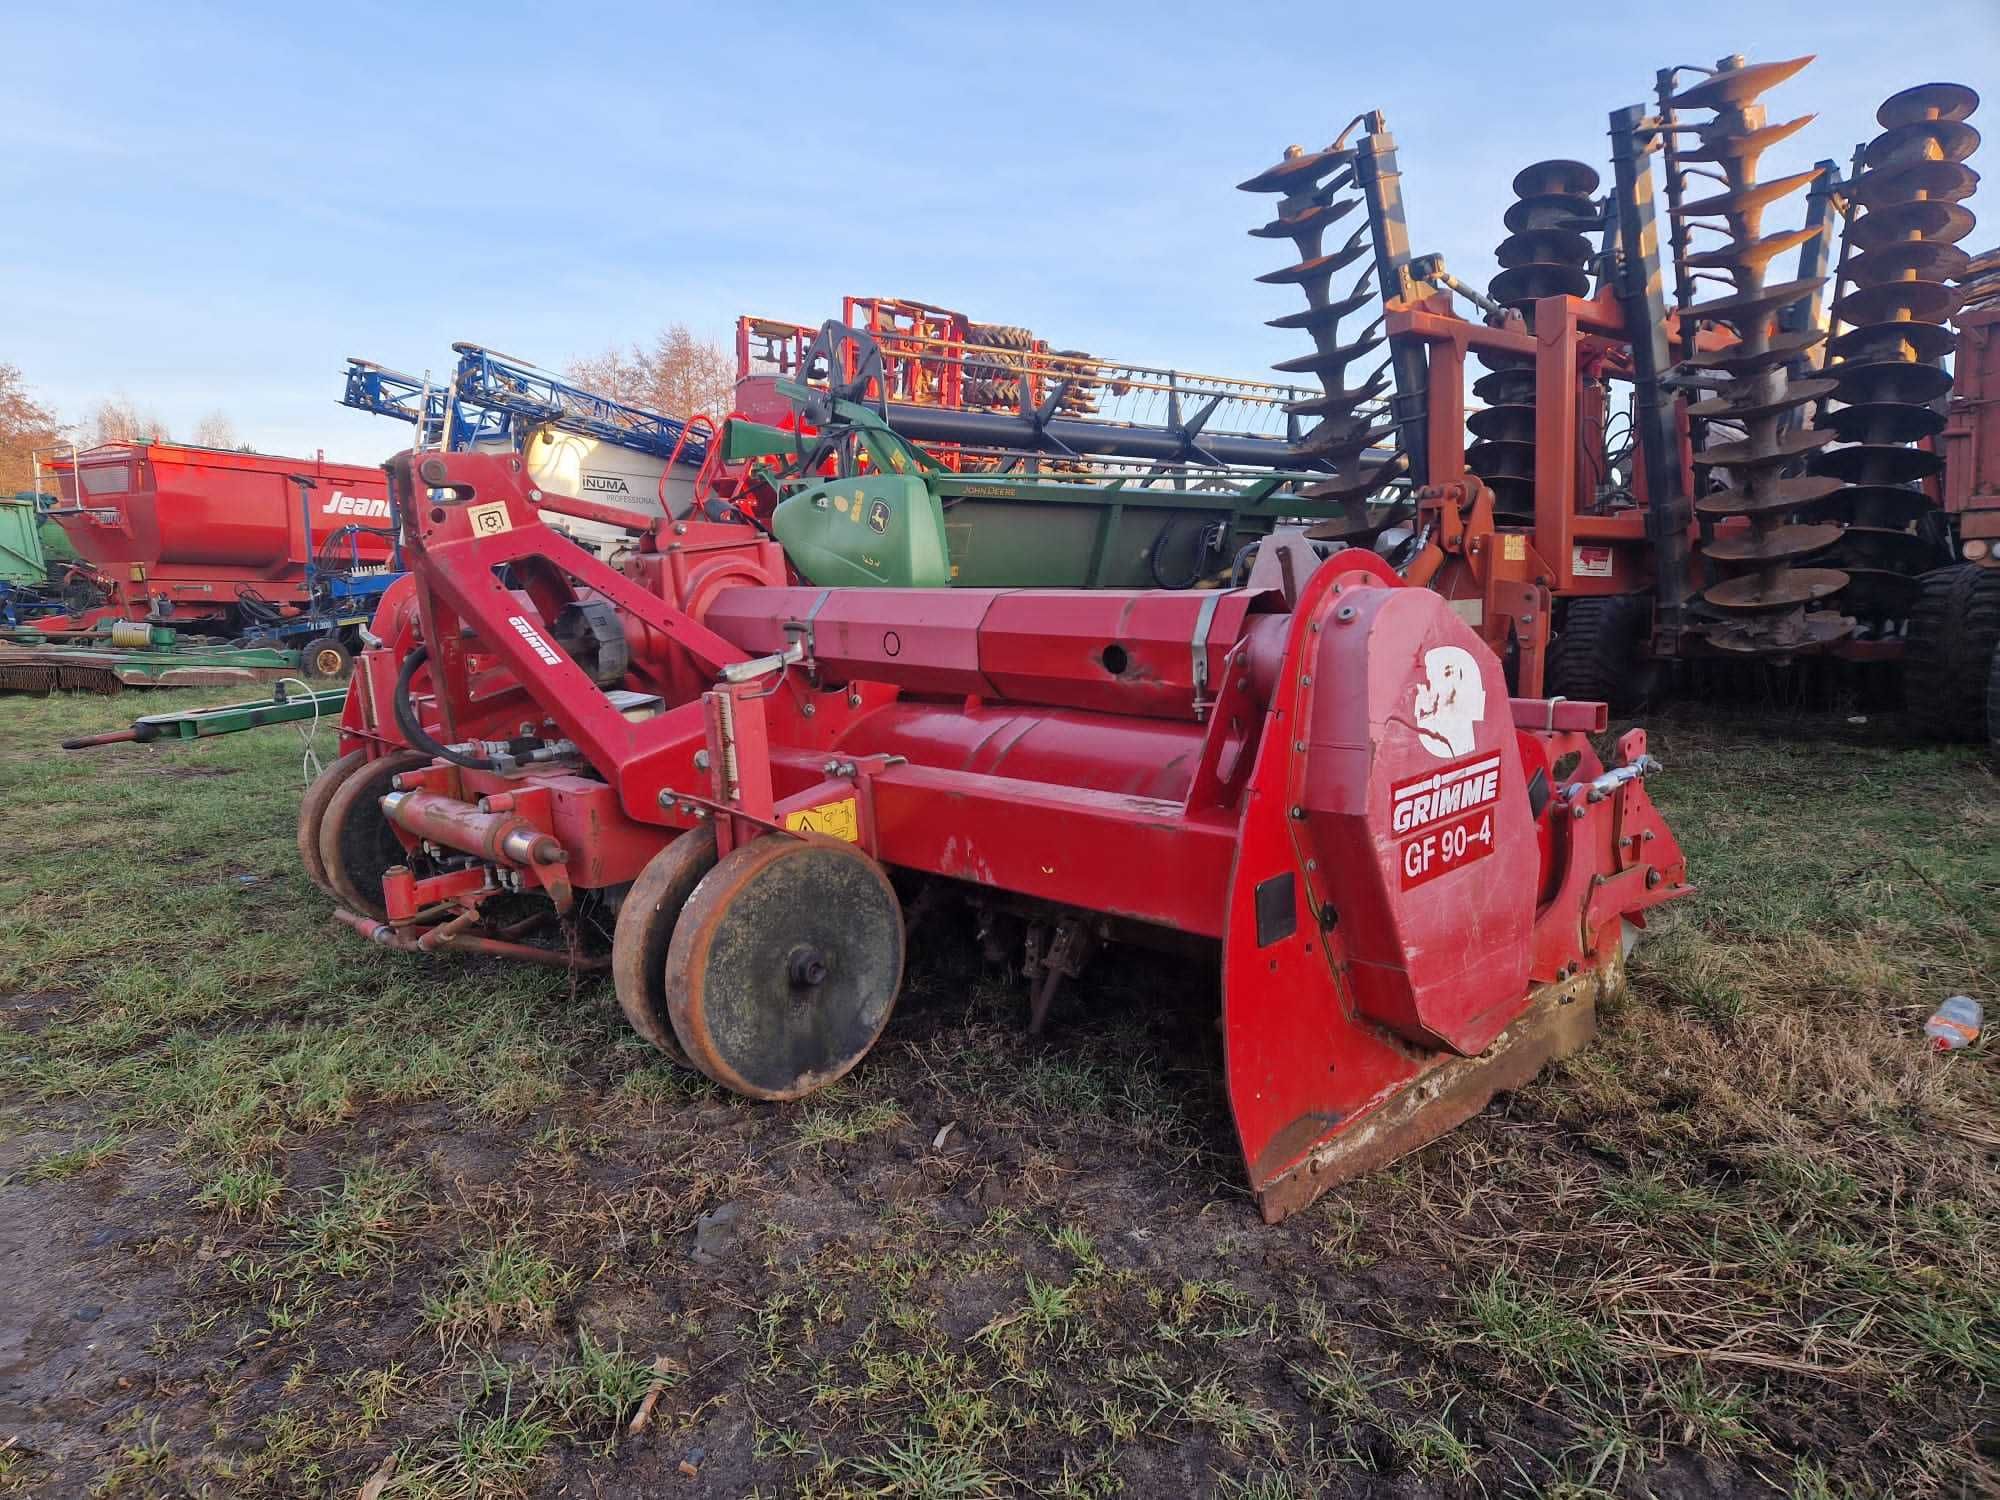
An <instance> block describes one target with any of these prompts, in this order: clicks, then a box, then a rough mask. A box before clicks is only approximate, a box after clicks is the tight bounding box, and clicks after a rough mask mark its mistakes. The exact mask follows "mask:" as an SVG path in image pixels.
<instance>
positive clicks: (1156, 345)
mask: <svg viewBox="0 0 2000 1500" xmlns="http://www.w3.org/2000/svg"><path fill="white" fill-rule="evenodd" d="M1385 14H1386V15H1388V16H1390V17H1392V18H1393V19H1392V20H1382V19H1379V18H1381V17H1383V16H1384V15H1385ZM1392 26H1395V27H1399V28H1402V29H1401V31H1400V35H1398V36H1391V35H1390V34H1389V32H1390V30H1391V27H1392ZM1731 51H1738V52H1743V53H1745V54H1747V55H1748V56H1749V57H1751V58H1752V59H1753V60H1765V59H1775V58H1780V57H1789V56H1794V55H1797V54H1798V53H1801V52H1807V51H1811V52H1816V53H1817V54H1818V57H1819V60H1818V61H1817V62H1816V63H1814V64H1813V66H1812V67H1810V68H1808V69H1807V70H1806V71H1805V72H1804V73H1803V74H1801V75H1799V77H1797V78H1795V79H1794V80H1792V81H1791V82H1790V83H1788V84H1785V85H1784V86H1782V87H1781V88H1779V89H1778V90H1775V91H1774V92H1773V93H1772V94H1770V95H1769V96H1767V98H1768V103H1769V106H1770V110H1771V114H1772V117H1773V118H1774V119H1777V118H1790V117H1791V116H1792V115H1794V114H1801V113H1806V112H1810V111H1815V110H1816V111H1818V113H1819V119H1818V120H1817V121H1816V122H1815V123H1814V124H1813V125H1812V126H1810V127H1809V128H1808V129H1807V130H1806V131H1804V132H1803V133H1802V134H1801V135H1799V136H1796V137H1794V138H1793V140H1792V141H1791V142H1788V143H1786V145H1785V146H1784V147H1781V148H1779V149H1778V150H1775V151H1773V152H1772V153H1771V154H1770V155H1769V156H1768V157H1767V158H1766V161H1765V165H1764V173H1765V175H1767V176H1768V175H1776V174H1777V173H1779V172H1781V171H1789V170H1796V169H1798V168H1801V167H1804V166H1807V165H1810V164H1811V162H1812V161H1813V160H1814V159H1816V158H1819V157H1824V156H1830V157H1834V158H1836V159H1839V160H1842V161H1844V160H1845V159H1846V158H1847V156H1848V154H1849V153H1850V152H1851V150H1852V149H1853V146H1854V145H1855V144H1856V143H1857V142H1858V141H1861V140H1865V139H1866V138H1868V137H1869V136H1870V135H1872V134H1873V133H1874V129H1875V127H1874V122H1873V111H1874V108H1875V106H1876V104H1877V103H1879V102H1880V100H1881V99H1882V98H1883V97H1885V96H1886V95H1887V94H1889V93H1891V92H1893V91H1895V90H1896V89H1899V88H1903V87H1906V86H1907V85H1909V84H1913V83H1919V82H1925V81H1928V80H1931V79H1937V78H1943V79H1952V80H1956V81H1961V82H1966V83H1970V84H1972V85H1973V86H1974V87H1976V88H1982V89H1983V90H1984V92H1986V94H1987V95H1988V103H1987V105H1986V108H1985V110H1984V111H1982V114H1981V116H1979V117H1975V123H1977V124H1981V125H1984V126H1985V127H1986V129H1987V131H1988V133H1989V134H1996V133H2000V0H1925V3H1923V4H1921V5H1911V6H1909V7H1907V8H1906V9H1904V10H1901V11H1898V10H1897V9H1896V8H1895V7H1891V6H1886V5H1884V4H1883V3H1882V0H1821V3H1817V4H1809V5H1808V4H1791V3H1770V0H1756V3H1753V0H1737V3H1734V4H1708V3H1702V0H1681V3H1678V4H1676V5H1675V6H1673V7H1672V10H1671V13H1670V12H1669V10H1668V7H1666V6H1664V5H1654V6H1644V7H1641V6H1630V5H1621V4H1618V3H1616V0H1609V3H1606V0H1597V3H1577V4H1563V5H1555V4H1540V3H1534V4H1512V5H1508V4H1501V3H1469V0H1431V3H1429V4H1426V5H1422V6H1411V7H1409V8H1407V10H1401V9H1399V8H1397V7H1394V6H1389V7H1374V6H1362V5H1355V4H1346V3H1336V4H1325V3H1322V4H1318V5H1294V6H1282V7H1280V6H1268V7H1267V6H1255V5H1212V6H1206V7H1193V6H1182V5H1172V4H1156V5H1136V6H1124V5H1100V6H1091V5H1087V4H1077V3H1074V0H1071V3H1068V4H1063V5H1056V6H1046V7H1044V6H1040V5H1036V4H1028V3H1021V4H1012V5H1005V6H998V5H996V6H980V7H961V6H955V5H949V4H933V5H928V6H923V7H912V8H908V9H904V8H901V7H896V6H875V5H869V4H863V3H849V4H846V5H842V6H824V5H813V6H788V5H781V4H768V3H767V4H764V5H759V6H755V7H730V6H716V5H705V6H701V7H681V6H664V5H660V6H654V5H598V6H592V5H582V4H578V5H570V6H562V7H557V6H546V5H536V6H529V5H517V4H511V3H504V0H498V3H488V4H482V5H479V6H476V7H475V6H471V5H459V6H449V7H447V6H443V5H426V4H414V5H393V6H391V5H377V4H371V3H367V0H342V3H340V4H323V5H322V4H315V5H271V6H268V7H253V6H233V5H160V4H155V5H131V6H126V5H93V4H87V3H79V4H67V5H60V6H38V7H34V8H33V10H32V12H31V11H30V10H29V8H28V7H26V6H25V5H22V4H18V3H17V4H9V5H4V6H0V57H5V58H7V59H9V66H8V69H7V73H8V90H7V96H6V101H5V103H4V105H0V202H4V203H5V205H6V212H5V213H4V215H0V361H8V362H12V363H14V364H17V365H19V366H20V367H21V369H22V371H23V372H24V374H25V376H26V377H27V380H28V382H29V384H30V386H31V387H32V388H33V389H34V390H35V391H36V392H37V393H38V394H39V395H40V396H41V397H42V398H43V399H44V400H45V401H47V402H49V403H51V404H53V405H54V406H56V407H57V409H58V410H59V412H60V413H61V414H62V415H64V416H65V417H77V416H81V415H82V414H83V413H84V412H85V411H87V410H88V409H89V408H90V406H92V405H93V404H94V403H95V401H97V400H98V399H100V398H101V397H104V396H107V395H123V396H127V397H130V398H131V399H132V400H134V401H136V402H137V403H138V404H139V405H140V406H141V407H143V408H148V409H151V410H153V411H156V412H158V413H159V414H160V415H161V416H162V417H164V418H165V419H166V420H167V422H168V423H169V425H170V426H172V427H175V428H178V429H179V430H180V431H182V432H186V431H189V430H190V429H192V427H193V425H194V423H195V422H196V421H197V420H198V419H199V418H200V417H201V416H202V414H203V413H205V412H208V411H211V410H221V411H223V412H226V413H227V414H228V415H229V416H230V417H231V418H232V420H233V421H234V422H235V424H236V426H237V430H238V432H239V433H240V434H241V435H242V437H243V438H244V439H245V440H247V441H250V442H253V443H255V444H256V445H257V446H259V447H262V448H266V449H269V450H274V451H284V452H306V451H310V450H312V449H314V448H322V447H323V448H325V449H326V450H327V452H328V454H329V455H330V456H332V457H336V458H344V459H350V460H355V461H364V462H373V461H376V460H378V459H380V458H381V457H383V456H384V455H385V454H387V453H388V452H390V451H392V450H393V449H394V448H396V447H399V446H402V443H403V441H404V434H405V433H406V432H407V429H406V428H402V427H400V426H399V425H398V424H395V423H391V422H389V421H387V420H385V419H383V418H378V417H368V416H364V415H362V414H359V413H355V412H349V411H347V410H345V409H344V408H342V407H340V406H339V405H337V404H336V397H337V395H338V392H339V387H340V375H341V370H342V368H343V364H344V360H345V358H346V356H348V355H350V354H358V355H362V356H364V357H367V358H371V359H375V360H379V361H381V362H383V363H385V364H389V365H393V366H396V367H399V368H402V369H407V370H412V371H419V372H420V371H422V370H424V369H425V368H432V369H437V370H442V369H444V368H445V366H446V365H447V363H448V361H449V359H450V353H449V349H450V345H451V343H452V342H453V341H454V340H458V339H471V340H474V341H477V342H480V343H485V344H489V345H491V346H493V347H495V348H498V349H503V350H507V351H510V352H513V353H517V354H521V355H524V356H527V357H529V358H532V359H534V360H536V361H537V362H540V363H543V364H548V365H560V364H561V363H562V362H563V361H565V360H566V359H568V358H569V357H570V356H572V355H575V354H579V353H587V352H592V351H595V350H597V349H601V348H603V347H604V346H606V345H608V344H610V343H613V342H617V341H622V340H627V339H631V338H635V337H636V338H644V337H646V336H647V335H649V334H650V333H651V332H652V331H653V330H655V329H657V328H659V327H660V326H661V325H663V324H665V323H668V322H671V321H683V322H686V323H688V324H689V325H691V326H692V327H694V328H695V329H696V330H697V331H698V332H701V333H703V334H705V335H708V336H711V337H715V338H717V339H724V338H726V337H727V336H728V334H729V331H730V329H731V327H732V325H733V323H734V319H735V317H736V315H737V314H738V313H741V312H757V313H764V314H768V315H773V316H781V317H792V318H796V319H797V320H799V321H801V322H814V323H816V322H818V321H819V320H821V319H822V318H824V317H829V316H833V315H835V314H836V313H837V312H838V310H839V299H840V297H841V295H842V294H843V293H848V292H856V293H877V294H894V295H902V296H909V297H914V298H918V299H921V300H925V301H930V302H935V303H942V304H945V305H948V306H954V307H959V308H962V309H963V310H965V311H967V312H970V313H972V314H973V315H974V316H976V317H981V318H984V319H987V320H991V321H1001V322H1015V323H1025V324H1029V325H1031V326H1032V327H1034V329H1035V330H1036V332H1037V333H1039V334H1042V335H1043V336H1045V337H1048V338H1050V339H1052V340H1053V341H1055V342H1056V343H1058V344H1060V345H1065V346H1074V347H1082V348H1087V349H1090V350H1093V351H1095V352H1097V353H1100V354H1106V355H1111V356H1115V357H1119V358H1124V359H1131V360H1140V361H1146V362H1153V363H1174V364H1179V365H1182V366H1184V367H1189V368H1194V369H1199V370H1209V371H1218V372H1226V373H1237V374H1245V375H1250V374H1256V373H1259V372H1260V371H1262V370H1263V369H1264V367H1266V366H1268V364H1269V363H1270V362H1271V361H1272V360H1275V359H1280V358H1283V357H1285V356H1287V355H1290V354H1294V353H1297V352H1299V350H1300V347H1301V345H1300V344H1299V343H1298V340H1299V338H1300V335H1297V334H1289V335H1288V334H1284V333H1279V332H1275V331H1273V330H1270V329H1267V328H1265V327H1264V326H1263V321H1262V320H1263V319H1265V318H1267V317H1273V316H1276V315H1277V314H1279V313H1282V312H1287V311H1290V310H1291V307H1292V305H1293V304H1292V298H1293V297H1294V296H1295V294H1294V293H1292V292H1291V290H1290V289H1289V288H1282V287H1265V286H1259V285H1257V284H1256V283H1255V282H1254V281H1253V279H1252V278H1253V277H1254V276H1255V275H1256V274H1257V273H1258V272H1260V271H1263V270H1267V269H1270V268H1271V267H1272V266H1274V265H1276V264H1278V263H1280V262H1281V260H1282V259H1283V257H1282V254H1281V250H1282V248H1284V247H1282V246H1277V247H1274V246H1273V245H1271V244H1270V243H1268V242H1264V241H1258V240H1252V239H1250V238H1248V237H1247V236H1246V235H1245V233H1244V231H1245V230H1246V229H1247V228H1249V227H1250V226H1251V225H1253V224H1256V223H1259V222H1261V221H1262V219H1263V218H1264V217H1266V216H1267V211H1268V209H1269V206H1270V200H1269V199H1267V198H1252V197H1251V196H1250V195H1247V194H1243V193H1238V192H1236V191H1235V190H1234V187H1233V185H1234V184H1235V183H1236V182H1238V181H1240V180H1241V179H1243V178H1244V177H1247V176H1248V175H1250V173H1251V172H1253V171H1255V170H1256V169H1258V168H1260V167H1263V166H1265V165H1267V164H1268V163H1269V162H1270V161H1272V160H1275V159H1276V157H1277V156H1278V154H1279V153H1280V152H1281V151H1282V149H1283V147H1284V146H1285V145H1286V144H1287V143H1289V142H1293V141H1297V142H1301V143H1304V144H1306V145H1309V146H1311V145H1319V144H1323V143H1324V142H1325V141H1326V140H1327V139H1330V138H1331V137H1332V136H1333V135H1334V134H1335V133H1336V132H1337V131H1338V130H1339V129H1340V128H1341V126H1342V125H1344V124H1345V123H1346V121H1347V120H1348V119H1350V118H1351V117H1352V116H1353V115H1355V114H1357V113H1360V112H1361V111H1363V110H1365V109H1369V108H1377V109H1381V110H1384V111H1385V112H1386V113H1387V115H1388V120H1389V124H1390V128H1391V129H1392V130H1393V131H1394V133H1395V134H1396V137H1397V139H1398V142H1399V145H1400V147H1401V156H1402V165H1403V169H1404V183H1405V192H1406V197H1407V201H1408V208H1409V214H1410V220H1411V229H1412V239H1413V241H1414V243H1415V246H1416V248H1417V249H1419V250H1438V251H1442V252H1443V253H1444V254H1445V256H1446V258H1447V261H1448V263H1449V264H1450V265H1451V267H1452V269H1453V270H1454V271H1456V272H1457V273H1458V274H1459V275H1460V276H1462V277H1463V278H1464V279H1466V280H1467V281H1470V282H1473V283H1474V284H1476V285H1484V283H1485V281H1486V279H1487V278H1488V277H1489V276H1490V275H1491V274H1492V272H1493V270H1494V266H1493V264H1492V258H1491V249H1492V246H1493V245H1494V244H1495V243H1497V242H1498V240H1499V238H1500V236H1501V233H1502V230H1501V228H1500V222H1499V221H1500V214H1501V212H1502V210H1503V209H1504V208H1505V206H1506V203H1507V202H1508V196H1509V195H1508V182H1509V180H1510V179H1511V177H1512V176H1513V174H1514V172H1515V171H1516V170H1517V169H1518V168H1519V167H1521V166H1523V165H1525V164H1526V163H1528V162H1529V161H1533V160H1536V159H1539V158H1543V157H1552V156H1573V157H1579V158H1582V159H1584V160H1587V161H1590V162H1592V163H1594V164H1599V165H1601V164H1602V163H1603V161H1604V158H1605V149H1604V142H1603V132H1604V128H1605V120H1606V116H1607V115H1608V113H1609V112H1610V111H1611V110H1612V109H1613V108H1614V107H1616V106H1618V105H1621V104H1628V103H1636V102H1640V101H1641V100H1642V99H1645V98H1646V97H1647V96H1648V94H1649V92H1650V89H1651V85H1652V79H1653V74H1654V71H1655V69H1657V68H1659V67H1660V66H1663V65H1665V64H1669V63H1679V62H1693V63H1702V64H1709V63H1712V62H1713V61H1714V60H1715V59H1716V58H1717V57H1718V56H1720V55H1722V54H1723V53H1725V52H1731ZM1996 151H2000V147H1996V146H1989V147H1988V148H1987V150H1986V151H1985V152H1983V153H1982V156H1987V155H1993V154H1994V153H1995V152H1996ZM1973 164H1974V165H1975V166H1979V165H1982V160H1981V157H1980V156H1976V157H1974V159H1973ZM1987 170H1988V171H1989V173H1992V172H1995V171H2000V157H1996V158H1995V163H1994V165H1993V166H1990V167H1988V168H1987ZM1607 175H1608V171H1607ZM1972 207H1973V208H1974V209H1975V210H1978V209H1979V208H1980V207H1981V205H1980V203H1979V201H1978V200H1977V199H1975V200H1974V202H1973V204H1972ZM1792 212H1793V213H1796V212H1797V209H1793V210H1792ZM1984 217H1986V218H1987V219H1988V220H1989V221H1990V226H1991V227H1990V228H1987V227H1982V228H1981V229H1980V230H1977V231H1975V233H1974V235H1973V238H1972V240H1971V241H1970V242H1969V245H1970V246H1972V247H1984V246H1985V245H1986V244H1988V243H1991V242H2000V198H1996V199H1995V202H1994V206H1993V208H1992V209H1991V210H1989V211H1988V212H1987V213H1986V214H1985V215H1984ZM1785 222H1789V221H1787V220H1785V219H1783V218H1775V219H1774V223H1775V224H1782V223H1785Z"/></svg>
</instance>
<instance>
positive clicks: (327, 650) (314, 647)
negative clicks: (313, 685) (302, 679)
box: [299, 635, 354, 682]
mask: <svg viewBox="0 0 2000 1500" xmlns="http://www.w3.org/2000/svg"><path fill="white" fill-rule="evenodd" d="M299 662H300V664H301V668H302V670H303V671H304V672H305V674H306V676H307V677H309V678H311V679H312V680H313V681H314V682H345V681H347V678H348V674H350V673H351V672H353V670H354V653H353V652H352V651H349V650H348V649H347V647H346V646H345V645H344V644H342V642H341V639H340V637H339V636H335V635H323V636H320V637H318V638H317V639H315V640H310V641H307V642H306V646H305V649H304V650H303V651H301V652H300V653H299Z"/></svg>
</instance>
